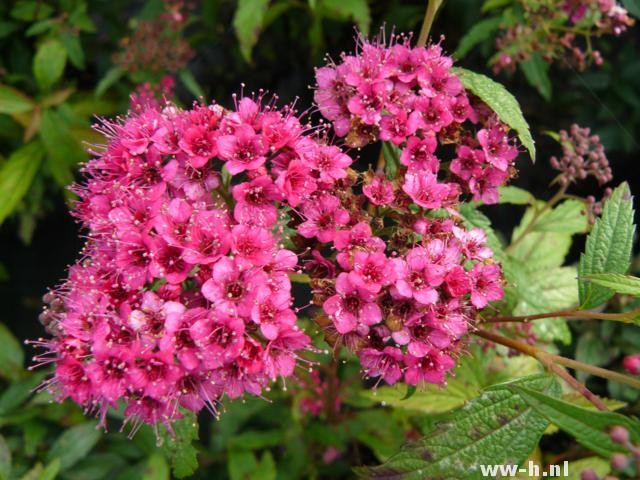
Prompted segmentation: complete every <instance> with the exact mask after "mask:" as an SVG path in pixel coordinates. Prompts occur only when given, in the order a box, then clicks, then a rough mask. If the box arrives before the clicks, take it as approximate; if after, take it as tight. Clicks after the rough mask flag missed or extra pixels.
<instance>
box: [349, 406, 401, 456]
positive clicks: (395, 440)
mask: <svg viewBox="0 0 640 480" xmlns="http://www.w3.org/2000/svg"><path fill="white" fill-rule="evenodd" d="M346 428H347V430H348V432H349V433H350V435H352V436H353V437H355V438H356V439H358V440H359V441H360V442H362V443H363V444H365V445H366V446H367V447H369V448H370V449H371V450H373V453H374V454H375V455H376V457H377V458H378V460H380V461H381V462H384V461H385V460H387V459H388V458H389V457H391V456H392V455H393V454H394V453H396V452H397V451H398V450H399V449H400V447H401V446H402V444H403V443H405V436H404V432H403V430H402V427H401V426H400V425H399V424H398V422H397V421H396V420H394V418H393V417H391V415H390V414H389V412H388V411H385V410H364V411H360V412H358V413H356V414H355V416H354V417H353V418H351V419H349V421H348V422H347V425H346Z"/></svg>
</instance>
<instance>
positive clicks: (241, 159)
mask: <svg viewBox="0 0 640 480" xmlns="http://www.w3.org/2000/svg"><path fill="white" fill-rule="evenodd" d="M266 153H267V147H266V145H265V144H264V142H263V141H262V138H261V136H260V135H257V134H256V132H255V131H254V130H253V128H251V127H250V126H249V125H239V126H238V127H237V128H236V129H235V131H234V132H233V135H222V136H220V137H219V138H218V156H219V157H220V158H221V159H222V160H224V161H226V163H225V166H226V168H227V170H229V173H231V174H232V175H237V174H238V173H241V172H244V171H246V170H255V169H257V168H259V167H261V166H262V165H263V164H264V162H265V161H266V157H265V154H266Z"/></svg>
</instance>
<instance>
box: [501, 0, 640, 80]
mask: <svg viewBox="0 0 640 480" xmlns="http://www.w3.org/2000/svg"><path fill="white" fill-rule="evenodd" d="M518 3H519V6H520V7H521V8H522V11H523V12H524V13H523V17H522V21H519V22H517V23H515V24H513V25H511V26H509V27H508V28H506V29H505V30H504V31H503V32H502V33H501V34H500V35H499V36H498V38H497V39H496V48H497V49H498V53H497V54H496V55H494V57H493V58H492V60H491V63H492V64H493V68H494V71H496V72H499V71H501V70H507V71H514V70H515V69H516V67H517V65H518V64H520V63H522V62H525V61H527V60H529V59H530V58H531V56H532V55H533V54H539V55H540V56H541V57H542V59H544V60H545V61H546V62H548V63H553V62H555V61H561V64H563V63H565V64H569V65H571V66H573V67H574V68H577V69H578V70H584V69H586V68H587V66H588V65H589V64H592V63H595V64H596V65H601V64H602V62H603V58H602V55H601V53H600V51H599V50H597V49H594V48H593V46H592V40H593V39H595V38H597V37H600V36H602V35H615V36H618V35H621V34H622V33H623V32H625V31H626V30H627V28H628V27H630V26H632V25H633V24H634V23H635V21H634V19H633V18H632V17H630V16H629V13H628V12H627V10H625V9H624V8H623V7H622V6H621V5H619V4H618V2H616V1H615V0H597V1H596V0H544V1H538V0H536V1H531V0H519V1H518Z"/></svg>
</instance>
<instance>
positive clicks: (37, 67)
mask: <svg viewBox="0 0 640 480" xmlns="http://www.w3.org/2000/svg"><path fill="white" fill-rule="evenodd" d="M66 63H67V51H66V50H65V48H64V46H63V45H62V43H61V42H60V40H58V39H55V38H50V39H49V40H46V41H45V42H43V43H41V44H40V46H39V47H38V50H37V51H36V54H35V56H34V57H33V74H34V76H35V77H36V81H37V82H38V85H40V88H41V89H42V90H49V88H51V86H52V85H53V84H54V83H56V82H57V81H58V80H60V77H62V73H63V72H64V66H65V64H66Z"/></svg>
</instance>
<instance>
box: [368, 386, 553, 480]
mask: <svg viewBox="0 0 640 480" xmlns="http://www.w3.org/2000/svg"><path fill="white" fill-rule="evenodd" d="M514 385H523V386H527V387H530V388H531V389H533V390H541V391H544V392H549V393H551V394H553V395H559V393H560V387H559V385H558V383H557V382H556V381H555V380H554V379H553V378H551V377H548V376H546V375H536V376H532V377H526V378H523V379H520V380H517V381H516V382H510V383H504V384H500V385H496V386H493V387H490V388H488V389H486V390H485V391H484V393H483V394H482V395H481V396H480V397H478V398H476V399H474V400H471V401H470V402H468V403H467V404H466V405H465V406H464V407H463V408H461V409H459V410H456V411H455V412H452V413H451V414H449V415H448V416H446V417H444V418H443V419H442V421H441V422H439V423H438V425H437V427H436V429H435V430H433V431H432V432H431V433H429V434H428V435H427V436H425V437H424V438H423V439H422V440H419V441H417V442H413V443H410V444H407V445H405V447H403V449H402V450H401V451H400V452H399V453H397V454H396V455H394V456H393V457H391V458H390V459H389V460H388V461H387V462H386V463H384V464H383V465H381V466H379V467H365V468H360V469H358V473H359V474H360V475H362V476H363V477H366V478H379V479H392V478H393V479H398V480H400V479H403V480H423V479H425V478H446V479H447V480H476V479H481V478H483V477H482V472H481V471H480V467H479V465H481V464H516V465H519V464H520V463H521V462H523V461H524V460H525V459H526V458H527V457H528V456H529V454H530V453H531V452H532V451H533V449H534V448H535V446H536V445H537V443H538V439H539V438H540V436H541V435H542V433H543V432H544V430H545V428H547V425H549V422H548V421H547V420H546V419H545V417H543V416H542V415H540V414H539V413H537V412H536V411H534V410H533V409H532V408H531V407H529V406H527V404H526V403H525V402H524V400H522V399H521V398H520V397H519V395H518V394H517V393H515V392H514V390H513V389H512V387H513V386H514Z"/></svg>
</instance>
